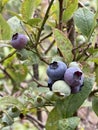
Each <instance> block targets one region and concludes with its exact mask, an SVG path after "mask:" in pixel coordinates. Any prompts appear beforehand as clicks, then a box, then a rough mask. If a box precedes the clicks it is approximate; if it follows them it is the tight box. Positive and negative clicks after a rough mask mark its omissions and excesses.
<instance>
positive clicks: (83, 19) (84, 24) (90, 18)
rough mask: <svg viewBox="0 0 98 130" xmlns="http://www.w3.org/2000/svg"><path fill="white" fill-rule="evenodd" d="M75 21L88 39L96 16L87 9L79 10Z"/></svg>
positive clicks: (75, 15)
mask: <svg viewBox="0 0 98 130" xmlns="http://www.w3.org/2000/svg"><path fill="white" fill-rule="evenodd" d="M74 21H75V24H76V26H77V27H78V28H79V29H80V31H81V32H82V34H83V35H85V36H87V37H88V36H89V35H90V32H91V30H92V28H93V26H94V14H93V13H92V12H91V11H90V10H88V9H87V8H85V7H84V8H79V9H78V10H77V11H76V12H75V14H74Z"/></svg>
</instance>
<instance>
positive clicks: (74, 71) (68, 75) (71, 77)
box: [47, 61, 84, 93]
mask: <svg viewBox="0 0 98 130" xmlns="http://www.w3.org/2000/svg"><path fill="white" fill-rule="evenodd" d="M47 75H48V77H49V79H48V87H49V89H50V90H51V91H52V87H53V84H54V83H55V82H57V81H59V80H63V81H64V82H65V83H66V84H67V85H68V86H69V87H70V89H71V93H77V92H79V91H80V90H81V88H82V86H83V81H84V75H83V72H82V71H81V69H80V68H79V67H78V65H76V63H75V65H72V63H71V64H70V65H69V67H67V65H66V64H65V63H64V62H62V61H54V62H52V63H51V64H49V66H48V68H47Z"/></svg>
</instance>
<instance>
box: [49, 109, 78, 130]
mask: <svg viewBox="0 0 98 130" xmlns="http://www.w3.org/2000/svg"><path fill="white" fill-rule="evenodd" d="M61 113H62V112H61V111H60V110H59V111H58V109H57V108H56V107H55V108H54V109H53V110H52V111H51V112H50V113H49V116H48V120H47V123H46V130H51V129H53V130H74V129H75V128H76V126H77V125H78V123H79V121H80V119H79V118H78V117H70V118H66V119H65V118H64V119H63V118H62V114H61Z"/></svg>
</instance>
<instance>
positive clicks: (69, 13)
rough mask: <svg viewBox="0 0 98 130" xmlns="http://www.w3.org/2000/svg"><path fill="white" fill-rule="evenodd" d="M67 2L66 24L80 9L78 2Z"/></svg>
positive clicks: (72, 0) (68, 0)
mask: <svg viewBox="0 0 98 130" xmlns="http://www.w3.org/2000/svg"><path fill="white" fill-rule="evenodd" d="M64 2H65V11H64V13H63V21H64V22H66V21H68V20H69V19H70V18H71V17H72V15H73V13H74V12H75V10H76V9H77V7H78V0H66V1H64Z"/></svg>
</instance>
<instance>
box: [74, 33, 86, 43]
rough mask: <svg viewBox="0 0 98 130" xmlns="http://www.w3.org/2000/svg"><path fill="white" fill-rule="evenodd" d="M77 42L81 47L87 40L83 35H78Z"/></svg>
mask: <svg viewBox="0 0 98 130" xmlns="http://www.w3.org/2000/svg"><path fill="white" fill-rule="evenodd" d="M76 42H77V43H78V44H79V45H80V44H83V43H85V42H86V39H85V37H84V36H83V35H78V36H77V38H76Z"/></svg>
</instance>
